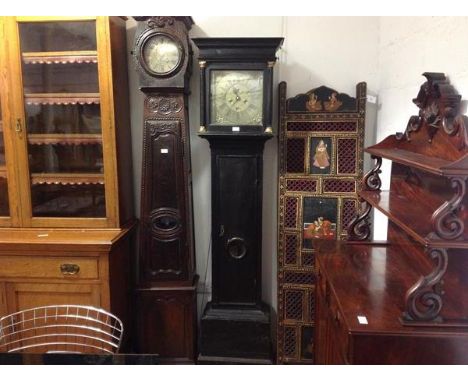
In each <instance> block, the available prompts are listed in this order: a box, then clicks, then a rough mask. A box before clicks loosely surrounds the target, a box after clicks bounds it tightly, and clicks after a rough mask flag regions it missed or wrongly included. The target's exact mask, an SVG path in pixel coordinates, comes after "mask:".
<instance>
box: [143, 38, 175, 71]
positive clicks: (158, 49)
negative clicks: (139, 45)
mask: <svg viewBox="0 0 468 382" xmlns="http://www.w3.org/2000/svg"><path fill="white" fill-rule="evenodd" d="M181 56H182V51H181V49H180V46H179V44H178V43H177V42H176V41H174V40H173V39H172V38H170V37H169V36H166V35H163V34H157V35H154V36H151V37H150V38H148V40H147V41H146V42H145V45H144V46H143V60H144V61H145V64H146V66H147V67H148V69H149V70H150V71H152V72H153V73H156V74H159V75H161V74H168V73H170V72H172V71H174V70H175V69H176V68H177V66H178V65H179V63H180V61H181Z"/></svg>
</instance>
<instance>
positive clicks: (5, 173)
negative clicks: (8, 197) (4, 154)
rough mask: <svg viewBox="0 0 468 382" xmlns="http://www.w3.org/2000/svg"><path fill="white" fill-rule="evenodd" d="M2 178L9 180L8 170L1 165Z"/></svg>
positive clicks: (0, 176)
mask: <svg viewBox="0 0 468 382" xmlns="http://www.w3.org/2000/svg"><path fill="white" fill-rule="evenodd" d="M0 178H5V179H6V178H7V170H6V166H5V165H0Z"/></svg>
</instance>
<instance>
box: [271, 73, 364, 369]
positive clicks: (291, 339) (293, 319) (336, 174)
mask: <svg viewBox="0 0 468 382" xmlns="http://www.w3.org/2000/svg"><path fill="white" fill-rule="evenodd" d="M279 98H280V100H279V116H280V128H279V206H278V211H279V222H278V224H279V230H278V328H277V360H278V363H312V362H313V360H314V331H315V320H316V318H315V269H314V261H315V260H314V259H315V249H314V248H313V245H312V240H313V239H315V238H321V239H330V240H337V239H346V237H347V226H348V224H349V223H350V221H351V220H352V219H353V217H354V216H355V214H356V210H357V208H358V197H357V192H358V189H359V187H360V180H361V179H362V175H363V174H362V171H363V141H364V122H365V107H366V84H365V83H364V82H362V83H359V84H357V87H356V97H350V96H349V95H347V94H344V93H339V92H338V91H336V90H333V89H330V88H328V87H326V86H320V87H318V88H315V89H312V90H310V91H308V92H307V93H305V94H298V95H296V96H295V97H292V98H286V83H285V82H282V83H281V84H280V86H279Z"/></svg>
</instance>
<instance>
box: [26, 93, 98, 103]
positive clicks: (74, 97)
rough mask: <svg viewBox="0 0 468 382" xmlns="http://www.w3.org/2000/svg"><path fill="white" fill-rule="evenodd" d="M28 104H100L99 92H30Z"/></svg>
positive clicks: (27, 98) (27, 95) (27, 99)
mask: <svg viewBox="0 0 468 382" xmlns="http://www.w3.org/2000/svg"><path fill="white" fill-rule="evenodd" d="M24 98H25V101H26V104H27V105H76V104H79V105H91V104H99V103H100V96H99V93H29V94H25V95H24Z"/></svg>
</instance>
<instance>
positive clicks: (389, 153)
mask: <svg viewBox="0 0 468 382" xmlns="http://www.w3.org/2000/svg"><path fill="white" fill-rule="evenodd" d="M402 137H403V135H402ZM402 139H404V138H402ZM404 145H405V142H402V141H400V140H399V138H397V136H396V135H391V136H389V137H387V138H386V139H385V140H383V141H382V142H381V143H379V144H377V145H374V146H371V147H367V148H366V149H364V152H366V153H368V154H371V155H373V156H376V157H380V158H384V159H389V160H391V161H393V162H396V163H400V164H402V165H405V166H410V167H413V168H416V169H419V170H423V171H427V172H429V173H431V174H434V175H442V176H456V175H468V154H467V155H465V156H464V157H462V158H461V159H457V160H454V161H450V160H446V159H442V158H438V157H431V156H428V155H424V154H421V153H418V152H414V151H410V150H408V149H404V148H399V147H398V146H404Z"/></svg>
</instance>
